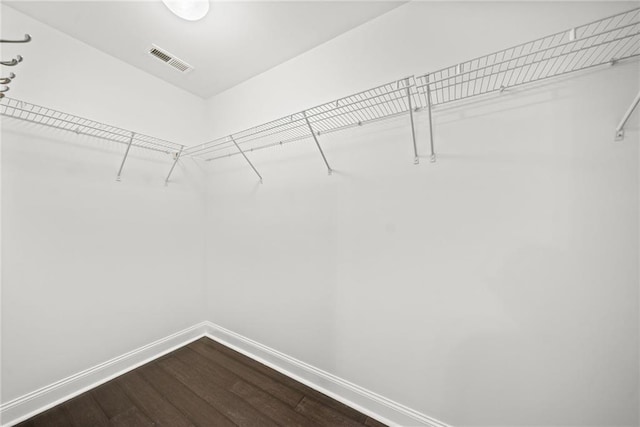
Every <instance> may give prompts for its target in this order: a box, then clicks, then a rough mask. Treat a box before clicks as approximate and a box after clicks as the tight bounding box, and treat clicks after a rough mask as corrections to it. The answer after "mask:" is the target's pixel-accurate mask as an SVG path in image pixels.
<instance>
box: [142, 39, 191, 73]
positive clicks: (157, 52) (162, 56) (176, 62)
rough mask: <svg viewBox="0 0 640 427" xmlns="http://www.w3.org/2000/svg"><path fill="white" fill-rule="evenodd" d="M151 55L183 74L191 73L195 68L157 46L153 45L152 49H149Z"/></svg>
mask: <svg viewBox="0 0 640 427" xmlns="http://www.w3.org/2000/svg"><path fill="white" fill-rule="evenodd" d="M149 54H150V55H151V56H155V57H156V58H158V59H159V60H161V61H162V62H164V63H166V64H167V65H170V66H172V67H173V68H175V69H176V70H178V71H180V72H181V73H188V72H189V71H191V70H193V67H192V66H191V65H189V64H187V63H186V62H184V61H183V60H182V59H178V58H176V57H175V56H174V55H172V54H170V53H169V52H167V51H166V50H164V49H160V48H159V47H158V46H156V45H151V47H150V48H149Z"/></svg>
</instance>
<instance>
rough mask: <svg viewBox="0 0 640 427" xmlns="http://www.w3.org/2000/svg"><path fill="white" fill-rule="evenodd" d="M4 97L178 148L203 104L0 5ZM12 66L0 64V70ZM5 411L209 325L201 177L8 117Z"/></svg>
mask: <svg viewBox="0 0 640 427" xmlns="http://www.w3.org/2000/svg"><path fill="white" fill-rule="evenodd" d="M25 32H28V33H30V34H31V35H32V36H33V42H31V43H30V44H28V45H14V46H10V45H3V51H2V57H3V59H4V58H9V57H11V56H12V55H14V54H16V53H21V54H22V55H23V56H24V58H25V59H24V62H23V63H22V64H20V66H18V67H15V73H16V74H17V77H16V79H15V80H14V82H13V83H12V85H11V92H10V93H9V95H12V96H14V97H16V98H19V99H23V100H25V101H30V102H34V103H37V104H41V105H47V106H50V107H53V108H58V109H61V110H63V111H67V112H72V113H76V114H79V115H82V116H85V117H89V118H95V119H97V120H100V121H103V122H105V123H110V124H113V125H117V126H121V127H125V128H129V129H131V130H134V131H137V132H141V133H147V134H150V135H153V136H157V137H161V138H166V139H169V140H174V141H176V142H183V143H186V142H190V141H191V140H198V141H201V140H202V138H201V135H199V134H198V132H200V130H201V129H202V118H203V117H202V111H203V106H204V104H203V101H202V100H200V99H198V98H197V97H194V96H192V95H190V94H188V93H186V92H184V91H182V90H180V89H177V88H175V87H173V86H170V85H168V84H165V83H164V82H162V81H160V80H158V79H155V78H153V77H150V76H149V75H147V74H145V73H143V72H142V71H140V70H138V69H135V68H132V67H131V66H129V65H127V64H125V63H122V62H120V61H118V60H116V59H114V58H113V57H110V56H108V55H105V54H103V53H100V52H98V51H96V50H95V49H93V48H90V47H89V46H87V45H85V44H83V43H81V42H79V41H77V40H74V39H72V38H70V37H68V36H66V35H64V34H62V33H60V32H58V31H55V30H53V29H51V28H50V27H47V26H45V25H43V24H41V23H39V22H37V21H34V20H32V19H30V18H28V17H26V16H25V15H22V14H21V13H18V12H16V11H15V10H13V9H11V8H9V7H7V6H5V5H3V6H2V37H3V38H5V37H6V38H10V37H16V36H21V35H22V34H24V33H25ZM4 71H6V70H5V69H4V67H3V72H4ZM2 124H3V129H2V344H3V345H2V373H1V375H2V402H3V403H5V402H7V401H10V400H11V399H14V398H16V397H18V396H21V395H24V394H25V393H27V392H32V391H34V390H36V389H37V388H39V387H42V386H46V385H48V384H51V383H53V382H54V381H58V380H60V379H62V378H65V377H67V376H69V375H72V374H76V373H78V372H80V371H82V370H84V369H86V368H89V367H92V366H94V365H96V364H98V363H102V362H105V361H106V360H108V359H111V358H113V357H115V356H120V355H122V354H124V353H126V352H128V351H130V350H133V349H135V348H137V347H140V346H142V345H146V344H148V343H150V342H152V341H154V340H156V339H159V338H163V337H165V336H167V335H169V334H171V333H173V332H176V331H178V330H181V329H183V328H185V327H188V326H192V325H194V324H195V323H197V322H199V321H202V320H203V317H202V316H203V305H202V304H201V303H200V301H201V295H202V293H203V285H204V276H203V274H204V268H203V255H202V254H203V251H204V237H203V233H202V232H201V231H202V224H203V221H202V213H203V203H202V177H201V173H200V171H199V169H198V168H197V167H193V163H191V162H189V161H183V162H182V163H180V164H179V166H178V167H177V168H176V170H175V172H174V175H173V180H172V181H173V182H172V183H171V184H170V185H169V186H168V187H165V186H164V185H163V184H164V182H163V181H164V177H165V176H166V174H167V172H168V171H169V167H170V166H171V159H170V158H169V156H167V155H164V154H162V155H150V154H148V153H145V152H141V151H139V150H135V149H132V151H131V155H130V157H129V159H128V160H127V163H126V165H125V168H124V171H123V177H122V182H119V183H117V182H115V175H116V172H117V170H118V167H119V165H120V161H121V159H122V155H123V153H124V147H123V146H122V145H119V144H113V143H108V142H104V141H95V140H91V139H89V138H87V137H82V136H77V135H73V134H71V135H69V134H67V133H65V132H62V131H60V132H56V131H53V130H50V129H43V128H41V127H38V126H35V125H30V124H25V123H22V122H17V121H15V120H10V119H3V121H2Z"/></svg>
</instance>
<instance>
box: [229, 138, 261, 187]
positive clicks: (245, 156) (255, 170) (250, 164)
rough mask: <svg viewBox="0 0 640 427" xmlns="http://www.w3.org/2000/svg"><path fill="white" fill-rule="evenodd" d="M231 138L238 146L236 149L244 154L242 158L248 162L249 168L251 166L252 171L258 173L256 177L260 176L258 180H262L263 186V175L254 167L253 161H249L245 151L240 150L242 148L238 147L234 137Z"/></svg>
mask: <svg viewBox="0 0 640 427" xmlns="http://www.w3.org/2000/svg"><path fill="white" fill-rule="evenodd" d="M229 138H230V139H231V142H233V144H234V145H235V146H236V148H237V149H238V151H239V152H240V154H242V157H244V159H245V160H246V161H247V163H249V166H251V169H253V171H254V172H255V173H256V175H258V178H260V184H262V175H260V172H258V170H257V169H256V168H255V166H253V163H251V160H249V158H248V157H247V155H246V154H244V151H242V148H240V146H239V145H238V143H237V142H236V140H235V139H233V136H231V135H229Z"/></svg>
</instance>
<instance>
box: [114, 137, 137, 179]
mask: <svg viewBox="0 0 640 427" xmlns="http://www.w3.org/2000/svg"><path fill="white" fill-rule="evenodd" d="M135 136H136V134H135V132H131V138H129V144H127V150H126V151H125V152H124V157H123V158H122V163H120V169H118V175H117V176H116V181H120V176H121V175H122V169H123V168H124V162H126V161H127V156H128V155H129V150H130V149H131V144H132V143H133V138H135Z"/></svg>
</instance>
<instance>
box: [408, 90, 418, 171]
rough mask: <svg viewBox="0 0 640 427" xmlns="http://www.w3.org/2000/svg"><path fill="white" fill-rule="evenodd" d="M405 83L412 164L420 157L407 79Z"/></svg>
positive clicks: (416, 162)
mask: <svg viewBox="0 0 640 427" xmlns="http://www.w3.org/2000/svg"><path fill="white" fill-rule="evenodd" d="M405 83H406V85H407V104H408V105H409V118H410V119H411V138H412V139H413V164H414V165H417V164H419V163H420V158H419V157H418V145H417V143H416V128H415V124H414V123H413V102H412V99H411V84H410V81H409V79H406V80H405Z"/></svg>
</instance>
